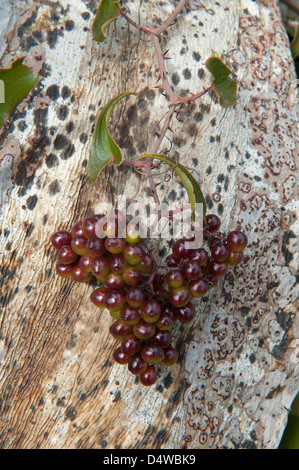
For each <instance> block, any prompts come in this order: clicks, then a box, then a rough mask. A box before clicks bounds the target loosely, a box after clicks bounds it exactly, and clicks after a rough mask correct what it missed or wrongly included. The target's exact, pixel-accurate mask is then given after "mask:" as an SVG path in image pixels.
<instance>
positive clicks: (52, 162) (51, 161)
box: [46, 153, 58, 168]
mask: <svg viewBox="0 0 299 470" xmlns="http://www.w3.org/2000/svg"><path fill="white" fill-rule="evenodd" d="M46 165H47V167H48V168H53V167H55V166H57V165H58V158H57V157H56V155H55V154H54V153H50V155H48V156H47V157H46Z"/></svg>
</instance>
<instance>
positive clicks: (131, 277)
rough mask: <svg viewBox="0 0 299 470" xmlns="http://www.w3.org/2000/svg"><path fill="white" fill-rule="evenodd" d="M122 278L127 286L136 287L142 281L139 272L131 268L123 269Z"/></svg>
mask: <svg viewBox="0 0 299 470" xmlns="http://www.w3.org/2000/svg"><path fill="white" fill-rule="evenodd" d="M122 276H123V279H124V281H125V283H126V284H127V285H128V286H138V284H140V283H141V280H142V276H141V273H140V271H139V270H138V269H137V268H135V267H133V266H131V267H128V268H125V270H124V272H123V274H122Z"/></svg>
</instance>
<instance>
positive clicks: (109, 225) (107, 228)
mask: <svg viewBox="0 0 299 470" xmlns="http://www.w3.org/2000/svg"><path fill="white" fill-rule="evenodd" d="M103 230H104V233H105V235H106V237H108V238H111V237H117V236H119V237H120V238H124V237H125V236H126V220H125V216H124V214H123V213H122V212H121V211H119V210H114V211H112V212H111V213H110V214H109V215H108V217H107V220H106V222H105V224H104V226H103Z"/></svg>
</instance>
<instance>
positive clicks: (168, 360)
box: [161, 346, 178, 366]
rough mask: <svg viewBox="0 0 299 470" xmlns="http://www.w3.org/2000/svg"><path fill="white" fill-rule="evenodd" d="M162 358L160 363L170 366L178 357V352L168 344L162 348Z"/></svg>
mask: <svg viewBox="0 0 299 470" xmlns="http://www.w3.org/2000/svg"><path fill="white" fill-rule="evenodd" d="M163 352H164V358H163V359H162V361H161V364H163V365H164V366H172V365H173V364H175V363H176V361H177V358H178V353H177V352H176V350H175V349H174V348H173V347H172V346H168V347H167V348H165V349H164V351H163Z"/></svg>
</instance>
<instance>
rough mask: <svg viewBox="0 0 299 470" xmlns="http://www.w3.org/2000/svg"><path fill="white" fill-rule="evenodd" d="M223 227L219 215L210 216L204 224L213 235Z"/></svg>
mask: <svg viewBox="0 0 299 470" xmlns="http://www.w3.org/2000/svg"><path fill="white" fill-rule="evenodd" d="M220 225H221V221H220V219H219V217H218V215H214V214H208V215H207V216H206V219H205V222H204V229H206V230H208V231H209V232H211V233H215V232H217V230H219V228H220Z"/></svg>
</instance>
